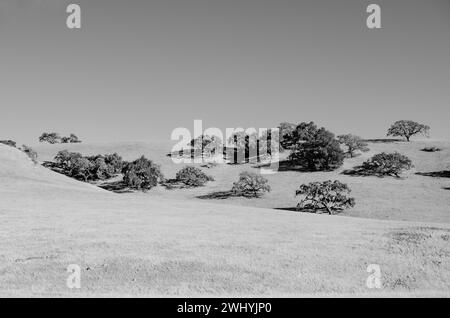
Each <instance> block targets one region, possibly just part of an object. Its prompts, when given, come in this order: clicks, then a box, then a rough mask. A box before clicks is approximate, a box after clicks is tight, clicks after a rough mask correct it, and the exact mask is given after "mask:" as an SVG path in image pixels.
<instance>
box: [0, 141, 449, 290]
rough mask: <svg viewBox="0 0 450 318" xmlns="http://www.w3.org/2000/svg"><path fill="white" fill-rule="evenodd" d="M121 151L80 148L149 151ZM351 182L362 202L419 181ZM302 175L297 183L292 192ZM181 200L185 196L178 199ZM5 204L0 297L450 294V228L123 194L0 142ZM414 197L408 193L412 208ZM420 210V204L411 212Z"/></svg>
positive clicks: (0, 225) (0, 206)
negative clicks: (71, 283) (374, 272)
mask: <svg viewBox="0 0 450 318" xmlns="http://www.w3.org/2000/svg"><path fill="white" fill-rule="evenodd" d="M377 146H378V145H377ZM383 146H385V145H383ZM417 146H418V145H417ZM45 147H46V148H47V150H45V149H38V150H39V153H40V155H41V158H45V156H48V157H51V156H52V155H53V154H51V153H50V152H54V151H56V150H57V148H58V147H60V145H59V146H57V147H53V146H45ZM83 147H86V148H84V149H83ZM108 147H110V148H108ZM121 147H130V148H120V147H119V146H117V145H112V146H108V145H105V146H104V147H103V148H97V146H95V147H94V146H89V145H76V148H75V149H73V150H78V151H81V152H84V151H86V152H89V151H93V152H95V153H102V152H111V151H112V150H115V151H117V152H119V153H120V152H121V151H124V152H122V154H123V155H124V157H125V158H126V159H132V158H134V157H136V156H135V154H136V155H138V154H139V155H140V154H141V150H142V149H144V148H146V147H147V146H145V145H143V146H141V147H142V148H138V146H136V145H132V146H121ZM374 148H375V147H374ZM121 149H122V150H121ZM125 149H128V150H127V151H125ZM133 149H135V150H133ZM45 151H47V153H45ZM133 151H135V153H132V152H133ZM147 151H148V152H147V153H144V154H146V155H148V156H149V157H151V158H155V160H156V161H158V160H157V158H158V157H156V154H154V155H153V156H152V155H151V152H152V151H153V150H152V149H151V148H147ZM411 151H413V150H411ZM86 154H87V153H86ZM432 155H434V154H432ZM440 155H441V154H440ZM417 156H422V154H417ZM159 158H161V160H163V159H165V157H159ZM413 159H414V158H413ZM357 160H361V158H358V159H355V161H357ZM161 163H162V164H163V168H164V169H173V168H170V166H171V165H170V163H169V164H168V163H167V162H165V161H162V162H161ZM419 167H420V166H419ZM241 168H244V167H232V166H226V167H223V168H218V170H217V171H214V169H215V168H214V169H211V170H210V172H211V173H213V174H215V175H216V176H222V177H221V178H223V179H219V181H218V182H217V183H218V184H219V185H214V186H211V188H205V189H202V191H205V192H208V191H211V190H214V187H217V188H220V187H225V186H227V187H228V186H229V185H228V184H227V182H228V180H231V179H233V178H234V177H235V175H232V174H236V175H237V172H238V171H237V170H238V169H241ZM433 168H434V167H433ZM227 169H230V170H228V171H227ZM231 169H233V170H231ZM234 169H236V170H234ZM222 170H224V171H222ZM167 173H170V171H167ZM227 174H230V175H232V176H230V177H228V176H226V175H227ZM334 176H336V175H334ZM276 177H278V178H287V182H286V181H283V182H280V184H279V185H277V186H275V187H278V186H279V187H286V188H287V187H291V186H292V189H294V188H295V187H296V184H297V183H298V182H303V181H304V180H307V179H308V178H312V176H311V175H309V174H298V173H294V172H287V173H286V174H284V173H283V174H277V175H274V176H272V177H271V178H276ZM321 177H322V178H325V177H326V176H325V175H321ZM411 177H414V176H411ZM226 178H229V179H226ZM289 178H292V180H291V179H289ZM348 178H349V179H348V180H349V181H352V180H355V181H352V182H354V183H353V184H352V185H353V188H355V189H354V192H355V196H359V198H360V199H361V198H364V197H362V193H363V191H359V190H358V187H355V185H360V187H366V188H367V189H372V191H375V190H374V188H376V187H380V184H379V183H380V182H386V185H385V184H383V185H382V186H381V187H380V188H384V187H390V189H403V187H406V186H408V187H409V188H408V189H414V188H415V187H417V188H418V189H419V188H420V187H421V186H422V185H421V184H419V185H413V184H410V182H411V181H392V180H386V181H383V180H384V179H383V180H380V179H371V178H363V179H362V180H358V181H357V179H351V178H350V177H348ZM414 178H415V177H414ZM294 179H295V181H296V182H295V183H294V184H293V185H291V183H292V182H291V181H293V180H294ZM273 180H275V179H273ZM273 180H271V181H273ZM346 180H347V179H346ZM366 180H369V181H366ZM421 180H422V179H421ZM427 180H430V181H427ZM396 182H404V184H401V185H398V184H397V183H396ZM421 182H424V184H425V185H426V186H427V187H429V188H430V191H429V193H428V194H427V195H430V196H431V195H432V194H431V193H432V192H433V191H435V190H436V189H437V190H440V189H439V186H441V185H440V184H438V183H437V181H436V179H434V178H431V177H430V178H424V179H423V181H421ZM427 182H433V183H434V185H433V184H432V183H430V184H428V183H427ZM442 182H444V181H442ZM377 183H378V186H376V184H377ZM371 185H372V188H370V186H371ZM418 189H417V190H416V191H417V192H418V191H419V190H418ZM431 189H433V191H431ZM286 190H289V189H286ZM275 191H280V190H279V189H278V190H275ZM377 191H383V190H382V189H379V190H377ZM403 191H404V190H402V191H399V192H403ZM442 191H444V190H442ZM275 193H277V192H275ZM378 194H379V193H378V192H377V193H376V195H378ZM381 194H384V192H381ZM444 194H445V195H447V193H441V194H440V196H439V198H440V200H445V199H443V198H444ZM183 195H185V196H187V197H195V195H196V193H194V192H192V191H191V192H189V191H187V192H186V193H184V192H183ZM271 195H273V194H271ZM280 195H281V191H280ZM376 195H375V194H374V193H372V194H366V197H367V199H366V200H369V199H370V197H373V198H372V199H371V200H374V201H373V202H376V201H375V200H385V198H377V196H376ZM172 196H173V197H175V196H176V197H178V199H177V200H173V198H172ZM287 197H288V195H286V198H287ZM405 197H406V194H405ZM0 198H1V200H0V218H1V222H0V286H1V287H0V296H80V295H83V296H126V295H134V296H166V295H170V296H258V295H260V296H283V295H285V296H305V295H311V294H314V295H350V296H352V295H363V296H364V295H372V296H389V295H404V296H417V295H422V296H424V295H425V296H431V295H434V296H448V295H449V293H450V244H449V240H450V225H448V224H443V223H442V224H439V223H437V222H434V223H433V222H427V223H424V222H402V221H385V220H371V219H364V218H353V217H346V216H341V217H337V216H327V215H311V214H302V213H295V212H290V211H281V210H274V209H263V208H256V207H250V206H245V207H243V206H239V205H242V204H246V205H258V204H263V203H262V202H269V201H270V199H269V198H266V199H264V200H266V201H252V200H243V201H239V200H237V201H233V202H232V203H233V204H236V205H226V204H216V203H217V202H216V201H214V202H212V201H205V200H200V199H195V198H193V199H189V200H186V199H185V198H184V197H183V196H180V195H179V194H177V193H176V192H171V191H167V190H162V189H156V190H155V191H151V192H150V193H147V194H145V193H136V194H115V193H111V192H106V191H103V190H100V189H98V188H95V187H93V186H91V185H88V184H84V183H80V182H77V181H73V180H70V179H68V178H66V177H64V176H61V175H57V174H55V173H53V172H51V171H48V170H46V169H44V168H43V167H40V166H35V165H34V164H33V163H32V162H31V161H30V160H29V159H28V158H27V157H26V156H25V155H24V154H23V153H21V152H20V151H18V150H16V149H14V148H11V147H7V146H3V145H0ZM282 199H283V200H285V199H284V198H282ZM272 200H274V198H273V197H272ZM277 200H278V198H277ZM405 200H406V199H405ZM414 200H415V198H414V196H411V197H410V201H414ZM427 200H428V199H427ZM360 201H361V200H360ZM222 202H223V201H222ZM383 202H384V201H383ZM393 202H394V203H393ZM396 202H397V201H392V202H391V206H394V207H395V208H398V209H399V210H401V211H405V212H402V214H405V215H406V214H407V215H409V216H410V215H411V213H412V212H409V213H407V209H408V208H410V207H412V204H411V203H409V204H408V206H405V207H403V206H401V204H397V203H396ZM400 202H402V201H400ZM430 202H431V201H430ZM358 203H359V204H358V206H359V207H358V208H359V209H361V210H360V211H361V212H360V213H363V211H366V209H370V208H367V207H366V206H365V202H364V201H363V202H358ZM277 204H278V203H277ZM280 204H282V203H280ZM284 204H287V203H284ZM386 204H387V203H386ZM447 207H448V204H447ZM372 208H374V206H372ZM395 208H392V207H391V210H390V211H395V210H394V209H395ZM375 209H376V211H378V212H377V213H379V211H380V210H381V209H380V208H379V207H377V206H376V205H375ZM419 210H420V209H419V208H416V210H415V211H417V212H413V213H418V211H419ZM356 211H357V210H356V209H355V212H353V213H356ZM436 211H440V210H439V209H436V210H432V211H431V212H430V210H424V211H422V213H429V214H433V215H435V216H434V217H436V215H437V216H439V215H440V214H439V213H438V212H436ZM398 215H401V214H397V216H398ZM413 215H414V214H413ZM378 216H380V215H378ZM436 218H437V217H436ZM69 264H78V265H80V266H81V268H82V273H81V275H82V276H81V286H82V288H81V289H79V290H72V289H68V288H67V287H66V279H67V277H68V273H67V272H66V268H67V266H68V265H69ZM369 264H378V265H380V268H381V273H382V283H383V288H382V289H380V290H371V289H368V288H367V286H366V279H367V277H368V275H369V273H367V271H366V270H367V266H368V265H369Z"/></svg>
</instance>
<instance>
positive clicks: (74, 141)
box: [66, 134, 81, 144]
mask: <svg viewBox="0 0 450 318" xmlns="http://www.w3.org/2000/svg"><path fill="white" fill-rule="evenodd" d="M66 138H68V140H69V142H70V143H71V144H77V143H80V142H81V140H80V139H79V138H78V136H77V135H75V134H70V136H69V137H66Z"/></svg>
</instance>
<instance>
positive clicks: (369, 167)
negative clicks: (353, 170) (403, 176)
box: [360, 152, 413, 178]
mask: <svg viewBox="0 0 450 318" xmlns="http://www.w3.org/2000/svg"><path fill="white" fill-rule="evenodd" d="M412 167H413V164H412V162H411V160H410V159H409V158H408V157H406V156H404V155H402V154H400V153H398V152H394V153H385V152H382V153H379V154H376V155H375V156H373V157H372V158H370V159H369V160H367V161H366V162H364V163H363V164H362V166H361V167H360V169H361V170H362V172H363V173H364V174H367V175H376V176H393V177H397V178H399V177H400V173H402V172H403V171H405V170H409V169H411V168H412Z"/></svg>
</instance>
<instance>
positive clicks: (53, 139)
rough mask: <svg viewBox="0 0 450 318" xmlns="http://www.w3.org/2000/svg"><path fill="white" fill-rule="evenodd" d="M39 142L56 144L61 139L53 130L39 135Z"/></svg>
mask: <svg viewBox="0 0 450 318" xmlns="http://www.w3.org/2000/svg"><path fill="white" fill-rule="evenodd" d="M39 141H40V142H48V143H49V144H57V143H59V142H60V141H61V137H60V136H59V134H57V133H55V132H53V133H43V134H42V135H41V136H40V137H39Z"/></svg>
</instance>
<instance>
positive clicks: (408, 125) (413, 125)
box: [387, 120, 430, 141]
mask: <svg viewBox="0 0 450 318" xmlns="http://www.w3.org/2000/svg"><path fill="white" fill-rule="evenodd" d="M429 131H430V127H429V126H427V125H423V124H419V123H417V122H415V121H412V120H399V121H396V122H395V123H393V124H392V126H391V127H390V128H389V130H388V133H387V136H394V137H395V136H399V137H405V138H406V140H407V141H409V140H410V138H411V137H412V136H414V135H417V134H422V135H425V136H427V135H428V132H429Z"/></svg>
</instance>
